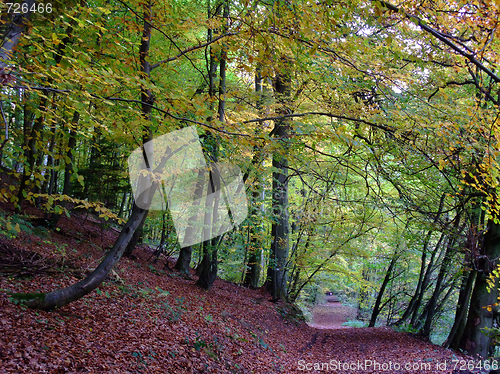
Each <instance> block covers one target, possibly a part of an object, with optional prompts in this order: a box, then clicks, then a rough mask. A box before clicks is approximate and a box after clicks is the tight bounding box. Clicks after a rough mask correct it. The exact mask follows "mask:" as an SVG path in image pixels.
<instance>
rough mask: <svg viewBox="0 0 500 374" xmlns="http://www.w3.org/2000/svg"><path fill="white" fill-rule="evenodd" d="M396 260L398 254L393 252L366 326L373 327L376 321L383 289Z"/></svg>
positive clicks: (380, 308) (389, 278)
mask: <svg viewBox="0 0 500 374" xmlns="http://www.w3.org/2000/svg"><path fill="white" fill-rule="evenodd" d="M397 260H398V255H397V254H396V253H395V254H394V256H393V257H392V260H391V263H390V264H389V267H388V268H387V271H386V273H385V277H384V281H383V282H382V286H381V287H380V290H379V292H378V295H377V299H376V300H375V305H374V306H373V312H372V316H371V318H370V323H369V324H368V327H375V323H376V322H377V317H378V315H379V314H380V312H381V311H382V307H381V306H380V305H381V304H382V297H383V296H384V292H385V289H386V287H387V285H388V284H389V281H390V280H391V276H392V271H393V270H394V266H395V265H396V262H397Z"/></svg>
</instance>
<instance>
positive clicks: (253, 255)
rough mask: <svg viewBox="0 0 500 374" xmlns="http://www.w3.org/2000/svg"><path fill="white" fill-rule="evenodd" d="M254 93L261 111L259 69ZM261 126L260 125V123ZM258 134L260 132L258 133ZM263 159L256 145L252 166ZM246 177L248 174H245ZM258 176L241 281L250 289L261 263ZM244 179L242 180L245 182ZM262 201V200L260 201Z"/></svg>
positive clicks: (253, 195)
mask: <svg viewBox="0 0 500 374" xmlns="http://www.w3.org/2000/svg"><path fill="white" fill-rule="evenodd" d="M255 92H256V93H257V94H258V95H259V98H258V100H257V109H258V110H259V112H260V111H262V104H263V102H262V101H263V91H262V76H261V74H260V69H259V68H257V71H256V73H255ZM261 126H262V123H261ZM259 132H260V131H259ZM262 159H263V151H262V148H261V147H259V146H258V145H255V146H254V159H253V160H252V164H253V165H255V166H258V165H259V164H260V163H261V161H262ZM246 175H247V176H248V173H247V174H246ZM258 178H259V176H257V177H256V180H255V184H256V185H252V201H251V203H250V220H251V227H250V238H251V239H250V243H249V244H250V245H249V247H248V259H246V260H247V262H246V263H245V269H246V271H245V278H244V280H243V285H244V286H246V287H250V288H257V287H258V286H259V280H260V279H259V278H260V271H261V261H262V242H261V239H260V235H261V232H262V223H261V217H260V214H259V212H260V195H261V193H262V186H261V183H260V180H259V179H258ZM245 179H246V178H244V180H245ZM262 200H263V199H262Z"/></svg>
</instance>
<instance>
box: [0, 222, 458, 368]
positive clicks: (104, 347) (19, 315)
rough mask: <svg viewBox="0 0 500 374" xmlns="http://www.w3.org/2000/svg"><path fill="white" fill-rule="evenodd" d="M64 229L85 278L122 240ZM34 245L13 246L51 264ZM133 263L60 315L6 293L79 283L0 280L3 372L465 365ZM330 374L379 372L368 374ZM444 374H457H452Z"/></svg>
mask: <svg viewBox="0 0 500 374" xmlns="http://www.w3.org/2000/svg"><path fill="white" fill-rule="evenodd" d="M62 225H63V231H64V232H66V233H71V235H65V236H62V235H59V234H56V233H54V234H52V235H51V238H50V240H51V241H52V242H57V243H66V244H67V245H68V249H72V248H77V250H78V253H77V255H75V256H74V258H73V259H72V261H73V262H75V263H76V264H77V265H79V266H80V267H81V268H87V267H89V266H90V265H89V264H90V263H94V262H96V260H98V259H99V258H100V257H101V256H103V254H104V250H102V249H100V248H106V247H107V246H109V245H110V244H112V243H113V241H114V240H115V238H116V232H115V231H113V230H107V231H104V232H101V233H99V234H100V235H87V233H88V232H93V231H95V230H96V229H95V226H96V224H95V223H94V222H92V221H90V220H87V221H85V222H83V219H82V218H80V217H77V216H73V217H72V218H71V219H66V218H64V219H63V220H62ZM30 243H31V244H30ZM33 243H36V240H35V238H34V237H29V236H27V235H24V234H22V235H20V236H19V237H18V239H16V240H13V241H11V242H10V244H9V245H11V246H13V247H17V248H19V247H21V246H22V247H23V248H24V249H26V250H30V251H33V252H37V253H39V254H40V256H44V257H46V256H49V255H51V253H48V252H47V248H46V247H37V246H36V245H34V244H33ZM135 255H136V256H137V260H135V261H131V260H129V259H122V260H121V261H120V263H119V265H118V266H117V267H116V268H115V272H116V273H115V274H116V276H113V277H111V278H108V280H107V281H106V282H105V283H103V284H102V285H101V286H100V287H99V292H93V293H91V294H90V295H88V296H86V297H84V298H82V299H80V300H77V301H75V302H74V303H72V304H70V305H67V306H66V307H63V308H61V309H59V310H57V311H54V312H43V311H35V310H30V309H25V308H23V307H21V306H17V305H14V304H12V303H11V302H9V300H8V295H7V291H9V292H34V291H36V292H45V291H48V290H51V289H53V288H55V287H61V286H66V285H69V284H72V283H73V282H74V281H75V276H74V274H71V273H68V274H67V273H62V275H57V276H54V275H53V274H37V273H34V274H33V276H32V277H30V278H26V279H16V278H13V277H0V290H1V291H0V346H1V349H0V372H2V373H4V372H5V373H34V372H48V373H67V372H70V373H71V372H89V373H90V372H91V373H252V372H253V373H278V372H283V373H294V372H304V369H303V368H302V366H304V365H308V364H310V365H313V364H314V363H316V364H320V363H323V364H328V365H330V364H336V365H337V366H336V367H341V366H339V365H340V364H343V365H346V364H354V363H356V362H359V361H362V362H365V361H367V362H368V361H371V362H372V363H374V362H379V363H389V362H391V363H400V364H404V363H408V364H412V365H415V367H417V366H418V364H419V363H420V364H422V365H426V364H431V365H434V366H433V367H436V366H435V365H437V364H439V363H444V362H447V361H448V362H449V361H451V360H453V359H454V358H455V359H456V358H457V357H458V358H462V356H461V355H458V354H456V353H454V352H452V351H450V350H446V349H443V348H441V347H438V346H434V345H432V344H429V343H426V342H423V341H420V340H417V339H415V338H413V337H411V336H410V335H407V334H404V333H398V332H394V331H392V330H390V329H386V328H376V329H368V328H362V329H353V328H344V329H336V330H317V329H314V328H311V327H309V326H307V325H306V324H304V323H298V324H297V323H294V321H290V320H286V319H284V317H286V316H285V314H286V313H284V311H286V310H288V309H289V308H285V305H284V304H283V303H282V302H279V303H277V304H276V303H271V302H269V296H268V295H267V294H266V293H265V291H264V290H249V289H246V288H243V287H240V286H237V285H235V284H232V283H229V282H227V281H224V280H217V281H216V282H215V284H214V287H213V288H212V290H210V291H204V290H202V289H200V288H198V287H196V286H195V285H194V281H192V280H186V279H183V278H182V277H178V276H176V273H168V272H164V271H163V270H161V269H163V263H162V262H163V261H160V262H158V264H156V265H154V269H152V268H151V267H152V265H151V264H149V263H147V261H146V260H147V259H148V258H149V257H150V256H151V251H150V249H149V248H147V247H142V248H140V249H137V250H136V252H135ZM157 274H160V276H158V275H157ZM256 300H257V301H258V302H256ZM311 367H313V366H311ZM422 367H423V368H424V369H425V368H426V367H425V366H422ZM332 368H333V367H332V366H329V369H332ZM301 369H302V370H301ZM330 372H339V373H346V372H367V373H368V372H370V373H376V372H380V371H377V370H374V368H373V367H364V368H363V370H359V368H357V369H356V370H354V371H349V370H344V369H342V370H330ZM393 372H395V371H393ZM397 372H401V373H403V372H412V373H415V372H426V373H429V372H432V371H426V370H410V371H405V370H403V369H402V370H401V371H397ZM435 372H437V371H435ZM439 372H440V373H445V372H449V373H451V372H452V368H451V367H450V366H448V367H447V370H446V371H439Z"/></svg>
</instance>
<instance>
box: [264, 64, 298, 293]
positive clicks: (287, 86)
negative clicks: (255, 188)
mask: <svg viewBox="0 0 500 374" xmlns="http://www.w3.org/2000/svg"><path fill="white" fill-rule="evenodd" d="M282 70H283V71H282V72H280V74H278V75H277V76H276V85H275V90H276V93H277V96H278V102H279V104H280V105H281V109H280V112H281V113H280V114H288V113H289V108H288V107H287V103H289V100H290V96H291V95H290V91H291V84H292V78H291V72H290V63H289V62H288V61H285V62H284V64H283V66H282ZM273 132H274V135H275V136H276V137H277V138H280V139H282V140H280V142H281V143H283V148H284V149H283V150H277V151H276V152H274V154H273V162H272V165H273V169H274V171H273V198H272V204H273V214H274V217H275V218H274V220H273V223H272V226H271V235H272V238H273V241H272V245H271V255H270V259H269V266H268V268H267V280H266V289H267V290H268V292H270V293H271V295H272V297H273V299H279V298H281V299H284V300H286V299H287V285H288V280H287V269H286V264H287V260H288V250H289V247H288V234H289V228H288V223H289V216H288V159H287V156H286V149H287V148H288V141H287V138H288V137H289V136H290V122H289V120H288V119H278V120H276V122H275V127H274V130H273Z"/></svg>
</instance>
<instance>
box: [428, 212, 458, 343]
mask: <svg viewBox="0 0 500 374" xmlns="http://www.w3.org/2000/svg"><path fill="white" fill-rule="evenodd" d="M459 226H460V214H457V216H456V217H455V224H454V225H453V231H452V233H451V235H457V234H458V233H459V232H460V231H461V230H459ZM451 235H450V237H449V238H448V243H447V245H446V252H445V254H444V258H443V261H442V263H441V268H440V269H439V273H438V277H437V280H436V286H435V287H434V292H433V293H432V296H431V298H430V300H429V303H428V307H427V313H426V314H425V323H424V327H423V329H422V330H421V331H420V335H421V336H422V337H424V338H426V339H429V337H430V334H431V325H432V320H433V318H434V313H435V311H436V305H437V302H438V298H439V295H440V294H441V292H442V291H443V289H442V288H443V287H442V286H443V281H444V279H445V277H446V275H447V273H448V269H449V267H450V264H451V261H452V257H453V253H454V250H455V248H454V247H455V242H456V240H455V238H454V237H452V236H451Z"/></svg>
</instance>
